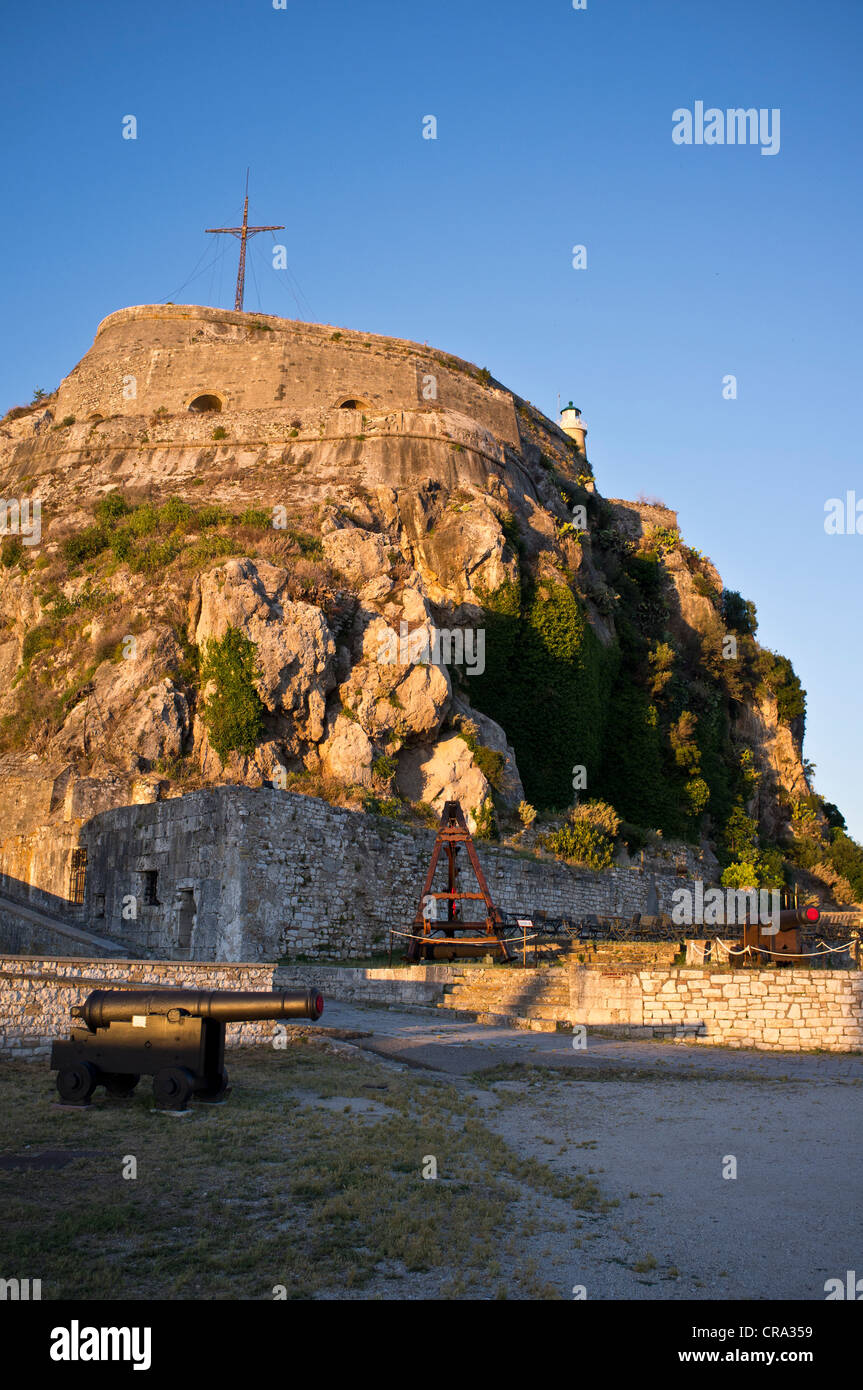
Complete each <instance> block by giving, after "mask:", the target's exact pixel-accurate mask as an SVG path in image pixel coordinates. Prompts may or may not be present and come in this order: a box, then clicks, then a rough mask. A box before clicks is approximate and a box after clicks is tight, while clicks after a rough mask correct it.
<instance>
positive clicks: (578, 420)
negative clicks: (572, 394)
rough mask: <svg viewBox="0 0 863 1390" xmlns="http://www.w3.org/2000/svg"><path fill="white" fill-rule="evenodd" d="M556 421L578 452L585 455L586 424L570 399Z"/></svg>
mask: <svg viewBox="0 0 863 1390" xmlns="http://www.w3.org/2000/svg"><path fill="white" fill-rule="evenodd" d="M558 423H559V424H560V428H561V429H562V430H563V432H564V434H568V435H569V437H570V439H572V440H573V441H574V443H575V445H576V448H577V449H578V452H579V453H580V454H584V455H585V457H586V456H587V455H586V450H585V447H584V441H585V438H586V436H587V425H586V424H585V423H584V420H583V419H582V415H581V411H580V410H579V408H578V406H577V405H573V403H572V401H570V403H569V405H566V406H564V408H563V410H562V411H561V412H560V420H559V422H558Z"/></svg>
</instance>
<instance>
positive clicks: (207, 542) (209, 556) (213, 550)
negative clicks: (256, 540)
mask: <svg viewBox="0 0 863 1390" xmlns="http://www.w3.org/2000/svg"><path fill="white" fill-rule="evenodd" d="M241 549H242V546H240V545H239V544H238V543H237V541H235V540H233V538H232V537H231V536H202V537H201V539H200V540H199V541H196V542H195V544H194V545H193V546H190V547H189V549H188V550H187V551H185V553H184V555H183V563H184V564H186V565H191V566H192V567H193V568H194V567H197V566H198V565H204V564H206V563H207V561H208V560H216V559H221V558H222V557H223V556H226V555H239V553H240V551H241Z"/></svg>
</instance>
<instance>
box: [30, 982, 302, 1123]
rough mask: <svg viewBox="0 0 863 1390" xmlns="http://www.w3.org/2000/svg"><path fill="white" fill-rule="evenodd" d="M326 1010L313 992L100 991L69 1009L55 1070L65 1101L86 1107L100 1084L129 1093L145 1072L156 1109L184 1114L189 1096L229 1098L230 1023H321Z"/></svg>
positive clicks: (115, 1092)
mask: <svg viewBox="0 0 863 1390" xmlns="http://www.w3.org/2000/svg"><path fill="white" fill-rule="evenodd" d="M323 1008H324V1001H323V997H322V996H321V994H320V993H319V992H318V990H316V989H301V990H275V991H273V992H272V993H270V994H267V993H258V992H255V991H249V990H246V991H240V990H233V991H230V990H194V989H151V990H123V989H120V990H107V989H97V990H94V991H93V993H92V994H89V995H88V996H87V998H86V999H85V1001H84V1003H83V1004H79V1005H77V1006H76V1007H75V1008H73V1009H72V1010H71V1013H72V1017H73V1019H75V1020H76V1024H73V1027H72V1031H71V1035H70V1037H69V1038H68V1039H65V1040H62V1041H60V1040H58V1041H57V1042H55V1043H54V1044H53V1046H52V1048H51V1068H52V1070H56V1071H57V1090H58V1091H59V1093H60V1096H61V1099H62V1100H63V1102H64V1103H65V1104H66V1105H79V1106H85V1105H89V1104H90V1100H91V1098H92V1095H93V1092H94V1091H95V1090H96V1087H97V1086H104V1087H105V1089H106V1090H107V1092H108V1094H109V1095H110V1096H114V1097H118V1098H120V1097H126V1096H131V1095H132V1093H133V1091H134V1090H135V1087H136V1086H137V1084H138V1082H139V1081H140V1079H141V1077H142V1076H144V1075H147V1076H152V1077H153V1096H154V1099H155V1102H156V1109H157V1110H171V1111H182V1110H185V1109H186V1108H187V1105H188V1102H189V1100H190V1099H194V1100H197V1101H203V1102H209V1103H211V1104H212V1103H215V1102H218V1101H221V1100H222V1099H224V1097H225V1095H226V1093H227V1091H228V1073H227V1072H226V1070H225V1025H226V1024H227V1023H249V1022H255V1021H258V1020H262V1019H297V1018H308V1019H312V1020H316V1019H318V1018H320V1016H321V1014H322V1012H323Z"/></svg>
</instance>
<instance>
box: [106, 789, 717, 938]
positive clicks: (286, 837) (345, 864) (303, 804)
mask: <svg viewBox="0 0 863 1390" xmlns="http://www.w3.org/2000/svg"><path fill="white" fill-rule="evenodd" d="M80 843H81V845H84V846H86V847H87V850H88V876H87V901H86V909H85V914H84V919H83V922H82V925H85V926H87V927H88V928H89V930H91V931H94V932H97V933H98V934H99V935H101V936H108V937H112V936H113V937H116V938H119V939H121V940H127V941H128V940H137V941H138V942H139V943H140V946H141V947H142V948H144V949H147V950H149V951H154V952H157V953H160V954H164V955H169V956H170V955H175V954H182V953H183V952H184V951H185V953H186V954H188V953H189V951H191V955H192V957H193V958H195V959H200V960H213V959H218V960H274V959H278V958H279V957H281V956H284V955H289V956H299V955H303V956H309V957H312V958H318V959H330V960H334V959H335V960H338V959H345V958H351V957H354V958H361V957H363V956H365V955H368V954H370V953H372V952H373V951H380V950H382V949H386V947H387V945H388V939H389V938H388V931H389V928H390V926H394V927H398V928H400V929H402V930H406V929H410V923H411V922H412V919H413V916H414V913H415V911H416V906H417V901H418V898H419V894H420V889H421V886H422V883H423V880H424V877H425V873H426V870H427V867H428V863H429V859H430V856H431V849H432V845H433V843H434V832H433V831H431V830H424V829H416V828H407V827H405V826H401V825H399V824H397V823H395V822H392V821H389V820H387V819H385V818H383V817H376V816H370V815H366V814H364V813H362V812H358V811H350V810H346V809H343V808H340V807H333V806H330V805H328V804H327V803H326V802H324V801H321V800H318V799H317V798H314V797H305V796H298V795H295V794H293V793H290V792H281V791H277V790H274V789H272V788H268V787H263V788H258V789H254V788H248V787H238V786H225V787H219V788H215V789H208V790H204V791H199V792H192V793H190V794H188V795H186V796H184V797H177V798H174V799H172V800H169V801H164V802H157V803H154V804H150V805H139V806H125V807H121V808H119V809H116V810H112V811H106V812H103V813H102V814H99V815H97V816H95V817H94V818H93V819H92V820H90V821H89V822H87V823H85V824H84V825H83V827H82V828H81V832H80ZM477 849H478V853H479V856H480V861H481V863H482V864H483V867H484V870H485V872H486V874H487V877H488V882H489V887H490V889H491V893H492V897H493V899H494V900H495V902H496V903H497V905H498V906H499V907H500V908H501V910H502V911H504V912H506V913H511V914H516V913H525V912H527V913H541V912H544V913H546V914H547V915H548V916H550V917H561V916H566V915H582V914H587V913H591V912H595V913H617V914H621V915H624V916H630V915H631V914H632V913H633V912H642V913H646V912H647V911H648V893H649V891H650V885H651V880H653V881H654V882H655V885H656V890H657V895H658V898H659V905H660V908H661V909H669V908H670V905H671V895H672V893H673V892H674V891H675V889H677V888H679V887H681V886H683V885H685V884H686V883H687V882H688V880H687V878H685V877H681V876H680V875H679V874H678V873H677V872H675V870H674V866H673V864H672V863H671V862H668V861H664V860H659V861H656V863H648V865H647V866H646V871H645V872H642V871H641V870H640V868H620V867H616V868H613V869H611V870H610V871H608V872H606V873H593V872H591V871H590V870H587V869H576V868H573V867H571V866H569V865H567V864H563V863H560V862H558V861H556V860H552V859H535V858H533V857H529V856H522V855H519V854H517V853H515V852H514V851H513V850H511V849H506V848H504V847H502V846H497V845H493V844H488V843H485V842H480V843H478V845H477ZM153 871H155V872H156V874H157V875H158V878H157V887H156V897H157V900H158V901H157V902H155V903H151V904H147V903H145V902H144V901H143V899H144V896H145V891H146V882H145V878H144V875H145V873H152V872H153ZM688 871H689V874H690V876H692V877H694V876H695V875H696V874H697V873H699V865H698V863H697V861H696V858H695V856H693V855H689V858H688ZM189 895H191V896H189ZM130 902H134V904H135V907H134V912H135V914H136V915H135V917H134V918H131V919H130V917H129V915H128V913H129V911H130V908H129V903H130ZM192 903H193V907H194V914H195V915H194V925H193V926H192V927H191V936H190V939H189V940H187V942H186V943H185V944H183V942H182V939H181V938H182V921H183V914H184V912H188V910H189V908H190V905H191V904H192ZM124 911H125V912H126V914H127V915H126V916H125V917H124V915H123V913H124ZM185 920H186V923H187V927H188V917H187V918H186V919H185Z"/></svg>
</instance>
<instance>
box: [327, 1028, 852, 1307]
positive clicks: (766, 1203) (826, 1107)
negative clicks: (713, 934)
mask: <svg viewBox="0 0 863 1390" xmlns="http://www.w3.org/2000/svg"><path fill="white" fill-rule="evenodd" d="M325 1018H326V1023H327V1024H328V1025H329V1026H330V1027H336V1028H338V1029H343V1030H347V1031H349V1032H354V1033H359V1034H363V1035H364V1036H359V1037H355V1038H354V1039H353V1042H354V1044H355V1045H357V1046H360V1047H362V1049H363V1050H364V1051H365V1052H366V1053H368V1052H372V1053H374V1054H376V1055H378V1056H379V1057H381V1059H382V1061H383V1060H384V1059H386V1060H387V1061H388V1062H389V1064H390V1065H392V1064H393V1063H395V1064H401V1065H403V1066H404V1065H406V1066H420V1067H424V1068H428V1069H430V1070H432V1071H437V1072H440V1073H442V1074H445V1075H446V1076H447V1077H448V1078H449V1079H450V1080H454V1081H456V1083H457V1084H458V1085H459V1086H462V1087H464V1088H465V1090H466V1091H468V1092H469V1093H470V1095H471V1096H473V1097H474V1098H475V1099H476V1100H477V1101H478V1102H479V1103H480V1104H481V1105H482V1107H483V1111H484V1114H485V1118H486V1122H487V1124H488V1125H489V1126H490V1127H491V1128H492V1129H494V1130H496V1131H497V1132H498V1133H499V1134H500V1135H501V1136H502V1137H504V1138H505V1139H506V1141H507V1142H508V1143H509V1144H510V1145H511V1146H512V1147H513V1148H514V1149H515V1150H516V1151H517V1152H518V1153H519V1154H520V1155H521V1156H523V1157H525V1158H536V1159H540V1160H542V1162H544V1163H546V1164H548V1165H549V1166H550V1167H551V1168H552V1169H556V1170H559V1171H560V1172H561V1174H563V1173H567V1172H575V1171H579V1172H585V1171H586V1172H588V1173H591V1172H592V1174H593V1175H594V1176H595V1177H596V1179H597V1181H598V1183H599V1184H600V1187H601V1189H602V1192H603V1195H604V1196H605V1197H606V1198H608V1199H611V1200H612V1201H615V1202H616V1203H617V1204H618V1205H616V1206H612V1207H611V1209H610V1210H609V1211H608V1212H607V1213H605V1214H603V1215H591V1214H589V1213H585V1212H574V1211H572V1209H570V1208H568V1207H567V1206H566V1204H564V1203H561V1202H557V1201H556V1200H555V1199H553V1198H545V1197H537V1196H535V1195H531V1196H530V1197H529V1198H527V1199H526V1201H525V1203H524V1204H522V1206H523V1209H522V1210H520V1211H518V1212H517V1213H516V1217H517V1221H516V1230H517V1232H518V1233H519V1236H520V1239H521V1240H523V1242H524V1245H525V1248H526V1250H528V1251H529V1253H530V1255H531V1256H532V1257H533V1259H534V1260H535V1262H536V1269H537V1278H538V1280H539V1281H541V1282H542V1283H547V1284H548V1285H551V1286H552V1287H553V1288H555V1289H556V1290H558V1291H559V1293H560V1294H561V1295H562V1296H563V1297H564V1298H572V1297H573V1296H574V1294H573V1289H574V1288H575V1287H576V1286H581V1287H583V1288H584V1291H585V1294H586V1297H587V1298H588V1299H629V1298H635V1299H688V1298H696V1299H698V1298H702V1299H716V1298H724V1299H735V1300H744V1299H754V1300H759V1299H791V1300H812V1299H815V1300H823V1299H824V1297H825V1293H824V1284H825V1281H826V1280H827V1279H828V1278H833V1277H840V1278H843V1279H844V1277H845V1272H846V1270H849V1269H854V1270H859V1271H861V1273H863V1231H861V1223H860V1218H859V1202H860V1196H861V1186H863V1184H861V1179H860V1175H859V1163H858V1159H857V1155H858V1150H859V1142H860V1137H861V1134H863V1123H861V1118H863V1115H861V1111H863V1093H861V1082H863V1056H856V1055H855V1056H847V1055H845V1056H842V1055H819V1054H812V1053H804V1054H796V1053H781V1054H780V1053H764V1052H754V1051H753V1052H749V1051H745V1052H744V1051H731V1050H728V1049H724V1048H706V1047H703V1046H687V1045H679V1044H670V1043H651V1042H621V1041H616V1040H612V1039H607V1038H599V1037H596V1036H594V1035H590V1036H589V1038H588V1046H587V1048H586V1050H584V1051H580V1052H578V1051H575V1050H573V1048H572V1045H571V1040H570V1039H569V1037H568V1036H567V1035H565V1034H543V1033H523V1032H517V1031H513V1030H509V1029H502V1028H485V1027H482V1026H480V1025H477V1024H472V1023H466V1022H460V1021H457V1020H452V1021H449V1020H447V1019H446V1017H445V1016H444V1017H443V1018H442V1017H441V1014H440V1013H439V1012H437V1011H434V1012H433V1011H431V1010H427V1011H421V1010H409V1009H399V1010H394V1009H381V1008H372V1007H364V1006H359V1005H347V1004H328V1005H327V1013H326V1015H325ZM489 1072H492V1075H491V1076H487V1075H486V1076H484V1073H489ZM731 1160H735V1161H736V1177H723V1169H724V1170H725V1171H726V1172H728V1171H730V1170H731V1169H732V1162H731ZM418 1292H419V1291H418ZM405 1294H406V1290H405V1288H404V1286H402V1288H401V1289H400V1291H399V1294H398V1296H399V1297H405ZM407 1296H408V1297H410V1294H408V1295H407ZM420 1296H422V1295H421V1294H420Z"/></svg>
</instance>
